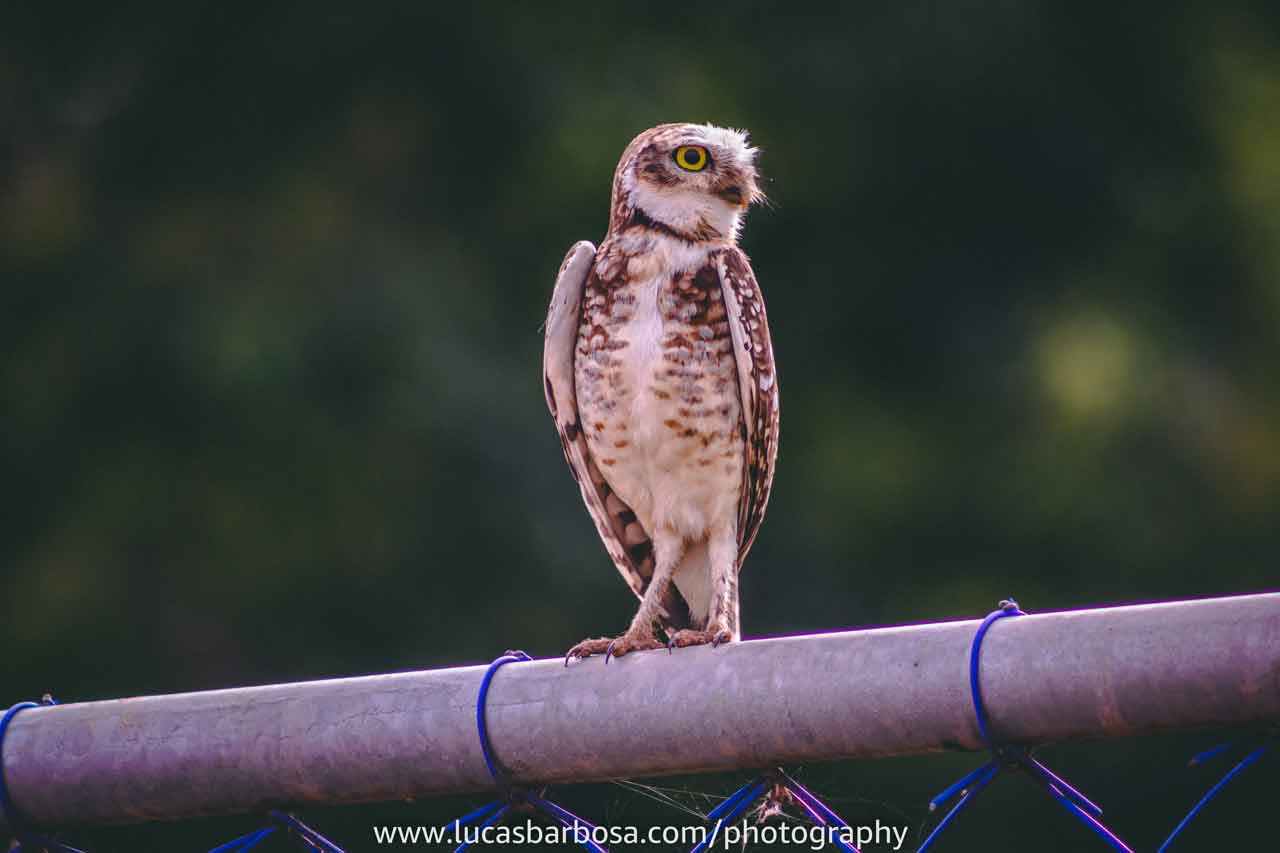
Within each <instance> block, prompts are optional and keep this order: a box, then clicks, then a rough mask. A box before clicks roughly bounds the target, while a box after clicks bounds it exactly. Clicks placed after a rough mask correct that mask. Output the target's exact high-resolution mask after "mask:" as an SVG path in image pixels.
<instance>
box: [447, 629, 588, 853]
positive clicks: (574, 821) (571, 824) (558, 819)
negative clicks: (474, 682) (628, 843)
mask: <svg viewBox="0 0 1280 853" xmlns="http://www.w3.org/2000/svg"><path fill="white" fill-rule="evenodd" d="M529 660H533V658H531V657H529V656H528V655H527V654H525V653H524V652H521V651H508V652H506V653H505V654H503V655H501V656H500V657H498V658H497V659H496V660H494V661H493V663H491V664H489V668H488V669H486V670H485V672H484V677H483V678H481V679H480V693H479V695H478V696H477V697H476V731H477V733H478V734H479V735H480V753H481V755H483V756H484V765H485V767H486V768H488V770H489V775H490V776H491V777H492V778H493V783H494V784H495V785H497V786H498V788H499V790H501V791H502V792H503V798H502V799H499V800H494V801H493V802H491V803H487V804H486V805H483V806H481V807H480V808H478V809H475V810H474V811H472V812H469V813H467V814H466V815H463V816H462V817H460V818H458V819H457V820H454V821H452V822H450V823H447V824H445V829H448V828H449V827H453V828H454V832H455V834H458V833H461V832H462V828H463V827H464V826H470V825H471V824H473V823H476V822H477V821H482V822H481V823H480V825H479V827H478V828H477V836H476V837H477V838H478V837H479V833H480V832H482V831H484V829H485V827H489V826H493V825H494V824H496V823H497V822H498V821H500V820H502V819H503V818H504V817H506V816H507V815H508V814H509V813H510V812H511V810H512V809H513V808H515V807H516V806H519V805H528V806H532V807H533V808H534V809H536V810H537V811H539V812H541V813H542V814H544V815H546V816H547V817H549V818H551V820H552V821H554V822H555V823H556V824H557V825H559V826H561V827H563V828H564V829H566V830H568V831H569V832H570V833H572V835H573V839H574V840H575V841H577V842H578V844H579V845H581V846H582V848H583V849H585V850H588V851H590V853H609V851H608V850H606V849H605V848H603V847H601V846H600V845H599V844H597V843H596V842H595V841H593V840H591V835H592V833H593V832H594V831H595V828H596V827H595V825H594V824H592V823H590V822H589V821H586V820H583V819H582V818H580V817H578V816H577V815H576V814H574V813H573V812H571V811H569V810H568V809H566V808H564V807H563V806H560V805H557V804H556V803H553V802H551V801H550V800H548V799H546V798H544V797H542V796H540V795H538V794H535V793H533V792H532V791H525V790H522V789H519V788H515V787H513V786H512V785H511V782H510V779H509V777H508V775H507V771H506V769H505V768H503V766H502V764H501V763H500V762H499V761H498V759H497V756H495V755H494V752H493V744H491V743H490V742H489V723H488V721H487V720H486V719H485V706H486V704H487V702H488V699H489V686H490V685H491V684H492V683H493V677H494V675H496V674H497V672H498V670H499V669H501V668H502V667H503V666H505V665H506V664H509V663H514V662H519V661H529ZM583 831H585V833H586V838H582V837H580V835H581V833H582V832H583ZM471 844H472V842H470V841H465V840H464V841H463V842H462V843H461V844H459V845H458V846H457V847H456V848H454V853H462V851H464V850H466V849H467V848H469V847H470V846H471Z"/></svg>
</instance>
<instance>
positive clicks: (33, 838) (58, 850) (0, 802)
mask: <svg viewBox="0 0 1280 853" xmlns="http://www.w3.org/2000/svg"><path fill="white" fill-rule="evenodd" d="M56 704H58V703H57V702H56V701H54V699H53V697H52V696H45V697H44V698H43V699H41V700H40V701H39V702H19V703H17V704H16V705H14V706H13V707H11V708H10V709H9V710H7V711H5V712H4V716H2V717H0V815H3V816H4V822H5V824H6V825H8V827H9V830H10V831H11V832H12V833H13V836H14V838H15V839H16V840H17V842H18V843H17V845H16V846H14V847H13V848H12V849H11V850H10V853H22V851H24V850H26V851H28V853H39V851H48V853H85V851H83V850H81V849H80V848H78V847H72V846H71V845H70V844H67V843H65V842H62V841H59V840H58V839H56V838H54V837H52V836H49V835H45V834H44V833H41V832H36V831H35V830H33V829H31V828H30V827H29V826H28V825H27V822H26V820H25V819H24V818H23V817H22V816H21V815H20V814H19V813H18V809H17V807H16V806H14V804H13V800H12V799H10V797H9V786H8V784H6V783H5V779H4V737H5V735H6V734H8V732H9V723H11V722H12V721H13V718H14V717H16V716H18V714H19V713H20V712H22V711H25V710H27V709H28V708H40V707H48V706H50V705H56Z"/></svg>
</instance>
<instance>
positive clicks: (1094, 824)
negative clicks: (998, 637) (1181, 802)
mask: <svg viewBox="0 0 1280 853" xmlns="http://www.w3.org/2000/svg"><path fill="white" fill-rule="evenodd" d="M1025 615H1026V614H1025V613H1023V611H1022V610H1020V609H1019V608H1018V602H1016V601H1014V600H1013V598H1012V597H1010V598H1008V599H1006V600H1004V601H1002V602H1000V606H999V607H998V608H997V609H996V610H993V611H992V612H991V613H989V614H987V617H986V618H985V619H983V620H982V624H981V625H979V626H978V631H977V633H976V634H974V636H973V644H972V645H971V646H970V647H969V692H970V695H971V696H972V697H973V712H974V716H976V717H977V720H978V731H979V732H980V733H981V734H982V740H983V742H984V743H985V744H986V745H987V747H988V748H989V749H990V750H991V756H992V757H991V760H990V761H988V762H987V763H986V764H983V765H982V766H981V767H979V768H977V769H976V770H973V771H972V772H970V773H968V774H966V775H965V776H964V777H963V778H961V779H960V780H959V781H957V782H955V783H954V784H952V785H951V786H949V787H948V788H947V789H946V790H944V791H943V792H942V793H940V794H938V796H936V797H934V798H933V799H932V800H931V801H930V802H929V811H931V812H932V811H934V810H936V809H937V808H938V807H939V806H941V805H942V804H944V803H946V802H949V801H950V800H951V799H952V798H953V797H955V796H956V795H957V794H959V795H960V799H959V800H958V801H956V804H955V805H954V806H952V808H951V811H949V812H947V814H946V816H945V817H943V818H942V820H941V821H939V822H938V825H937V826H935V827H934V828H933V831H932V832H930V833H929V835H928V836H927V837H926V838H925V840H924V842H923V843H921V845H920V846H919V847H918V848H917V850H916V853H924V851H926V850H928V849H929V848H930V847H931V846H933V843H934V841H936V840H937V838H938V836H939V835H940V834H941V833H942V831H943V830H944V829H946V828H947V827H948V826H950V825H951V823H952V821H954V820H955V819H956V816H957V815H959V814H960V812H961V811H962V810H963V809H964V808H965V806H967V805H969V803H971V802H973V798H974V797H976V796H977V795H978V794H979V793H981V791H982V789H983V788H985V787H986V786H987V785H988V784H990V783H991V780H993V779H995V777H996V776H997V775H999V774H1000V773H1001V772H1002V771H1005V770H1022V771H1023V772H1025V773H1026V774H1027V775H1028V776H1030V777H1031V778H1032V779H1033V780H1035V781H1036V782H1037V783H1038V784H1039V785H1040V786H1041V787H1042V788H1044V789H1045V790H1046V791H1048V792H1049V793H1050V794H1051V795H1052V796H1053V798H1054V799H1055V800H1057V801H1058V802H1059V803H1061V804H1062V807H1063V808H1065V809H1066V810H1067V811H1068V812H1070V813H1071V814H1072V815H1073V816H1075V817H1076V818H1078V819H1079V820H1080V821H1081V822H1082V823H1084V824H1085V825H1086V826H1088V827H1089V828H1090V829H1092V830H1093V831H1094V832H1095V833H1097V835H1098V837H1100V838H1101V839H1102V840H1103V841H1105V842H1107V844H1109V845H1111V847H1112V848H1114V849H1115V850H1119V851H1121V853H1133V850H1132V848H1130V847H1129V845H1127V844H1125V843H1124V842H1123V841H1121V840H1120V838H1119V836H1117V835H1116V834H1115V833H1114V832H1112V831H1111V830H1110V829H1108V828H1107V827H1106V826H1105V825H1104V824H1103V823H1102V820H1101V818H1102V809H1101V808H1099V807H1098V806H1097V805H1095V804H1094V803H1093V802H1092V801H1091V800H1090V799H1089V798H1088V797H1086V796H1085V795H1084V794H1082V793H1080V792H1079V791H1078V790H1076V788H1075V787H1073V786H1072V785H1071V784H1069V783H1068V782H1067V781H1066V780H1065V779H1063V778H1062V777H1060V776H1058V775H1057V774H1056V773H1054V772H1053V771H1052V770H1050V769H1049V768H1048V767H1046V766H1045V765H1044V764H1043V763H1042V762H1040V761H1039V760H1037V759H1036V757H1035V756H1034V755H1032V751H1031V749H1030V748H1029V747H1025V746H1021V745H1017V744H1003V743H999V742H998V741H996V740H995V739H993V738H992V737H991V729H990V727H989V724H988V723H989V720H988V717H987V709H986V705H985V704H984V703H983V701H982V679H981V677H980V675H981V669H980V663H981V655H982V640H983V638H984V637H986V635H987V632H988V631H990V630H991V626H992V625H994V624H995V623H996V622H998V621H999V620H1001V619H1007V618H1010V617H1013V616H1025Z"/></svg>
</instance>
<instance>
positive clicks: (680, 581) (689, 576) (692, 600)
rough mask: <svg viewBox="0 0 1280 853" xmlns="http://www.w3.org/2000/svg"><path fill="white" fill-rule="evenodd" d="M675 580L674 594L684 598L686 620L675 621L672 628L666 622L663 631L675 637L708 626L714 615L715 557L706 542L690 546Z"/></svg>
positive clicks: (678, 564)
mask: <svg viewBox="0 0 1280 853" xmlns="http://www.w3.org/2000/svg"><path fill="white" fill-rule="evenodd" d="M671 580H672V584H671V592H672V593H673V594H675V595H676V596H677V597H678V598H680V599H681V603H682V604H683V605H684V607H683V610H684V614H685V618H684V619H683V620H680V621H678V622H677V621H674V620H673V621H672V622H671V623H670V624H669V625H668V624H667V623H666V622H664V624H663V628H664V629H666V631H667V633H668V634H671V633H673V632H675V631H679V630H682V629H685V628H693V629H695V630H702V629H703V628H705V627H707V614H708V613H710V612H711V557H710V555H709V554H708V553H707V543H706V541H702V542H698V543H696V544H692V545H690V546H689V548H688V550H686V551H685V552H684V556H683V557H681V558H680V562H679V563H677V564H676V568H675V571H674V572H672V574H671ZM677 590H678V592H677ZM668 612H670V610H668Z"/></svg>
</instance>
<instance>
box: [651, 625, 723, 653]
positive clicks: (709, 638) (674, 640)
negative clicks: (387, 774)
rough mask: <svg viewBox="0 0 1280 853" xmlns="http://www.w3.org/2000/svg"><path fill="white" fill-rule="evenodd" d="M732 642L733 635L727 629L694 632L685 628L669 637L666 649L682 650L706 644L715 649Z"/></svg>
mask: <svg viewBox="0 0 1280 853" xmlns="http://www.w3.org/2000/svg"><path fill="white" fill-rule="evenodd" d="M732 640H733V634H732V633H731V632H730V631H729V630H728V629H727V628H722V629H720V630H718V631H695V630H693V629H691V628H685V629H683V630H680V631H676V632H675V633H674V634H672V635H671V640H670V641H669V642H668V643H667V649H668V650H670V649H683V648H685V647H686V646H705V645H708V644H710V645H711V647H712V648H716V647H717V646H720V645H722V644H724V643H728V642H732Z"/></svg>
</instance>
